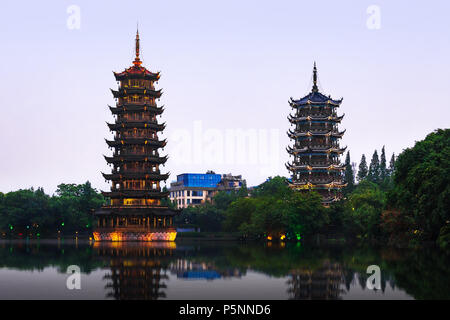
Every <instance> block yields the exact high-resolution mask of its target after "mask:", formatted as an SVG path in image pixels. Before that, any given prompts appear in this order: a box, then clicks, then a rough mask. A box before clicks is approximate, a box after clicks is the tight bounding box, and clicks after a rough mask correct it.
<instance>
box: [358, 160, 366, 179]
mask: <svg viewBox="0 0 450 320" xmlns="http://www.w3.org/2000/svg"><path fill="white" fill-rule="evenodd" d="M367 173H368V169H367V162H366V156H365V155H364V154H363V155H362V157H361V161H360V162H359V169H358V181H359V182H361V181H362V180H364V179H365V178H366V177H367Z"/></svg>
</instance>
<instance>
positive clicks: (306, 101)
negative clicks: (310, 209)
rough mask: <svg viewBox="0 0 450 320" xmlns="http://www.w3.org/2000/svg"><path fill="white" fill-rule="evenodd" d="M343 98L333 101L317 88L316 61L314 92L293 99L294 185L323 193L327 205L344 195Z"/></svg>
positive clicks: (292, 163) (290, 164)
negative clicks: (342, 162) (342, 155)
mask: <svg viewBox="0 0 450 320" xmlns="http://www.w3.org/2000/svg"><path fill="white" fill-rule="evenodd" d="M341 103H342V99H340V100H333V99H331V98H330V96H328V97H327V96H325V95H324V94H322V93H320V92H319V89H318V87H317V68H316V64H315V63H314V72H313V87H312V90H311V92H310V93H309V94H308V95H306V96H304V97H303V98H301V99H299V100H293V99H292V98H291V100H290V101H289V104H290V106H291V107H292V108H293V109H294V110H295V114H294V115H289V117H288V119H289V122H290V123H291V124H293V125H294V126H295V127H294V131H292V130H289V131H288V136H289V138H290V139H291V140H294V146H293V147H288V148H287V151H288V153H289V154H290V155H291V156H293V157H294V161H293V162H290V163H289V162H288V163H287V164H286V167H287V169H288V170H289V171H290V172H291V177H292V182H291V183H290V187H291V188H293V189H296V190H315V191H317V192H319V194H320V195H321V196H322V202H323V204H324V205H329V204H330V203H331V202H333V201H337V200H339V199H340V198H341V197H342V192H341V190H342V188H343V187H345V186H346V184H345V183H344V180H343V170H344V165H343V164H341V163H340V160H339V157H340V155H341V154H342V153H343V152H344V151H345V149H346V148H340V147H339V139H340V138H342V136H343V134H344V132H345V130H344V131H341V132H340V131H338V124H339V123H340V122H341V120H342V118H343V117H344V115H342V116H338V115H337V113H336V109H337V108H338V107H339V106H340V104H341Z"/></svg>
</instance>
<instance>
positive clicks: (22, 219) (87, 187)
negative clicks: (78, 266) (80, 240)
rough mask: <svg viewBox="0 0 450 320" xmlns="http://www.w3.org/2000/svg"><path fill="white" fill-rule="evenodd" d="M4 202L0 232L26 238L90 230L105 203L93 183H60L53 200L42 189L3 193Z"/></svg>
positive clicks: (0, 208)
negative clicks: (95, 214) (99, 209)
mask: <svg viewBox="0 0 450 320" xmlns="http://www.w3.org/2000/svg"><path fill="white" fill-rule="evenodd" d="M0 199H1V200H0V230H1V231H2V232H4V233H7V234H12V235H18V234H20V233H22V234H23V235H26V236H27V235H30V234H31V235H32V236H36V235H37V234H40V235H45V234H54V233H56V232H57V230H60V231H61V233H65V232H74V231H80V232H83V231H86V230H90V228H91V226H92V217H91V214H92V212H93V211H94V210H95V209H97V208H99V207H100V206H101V205H102V204H103V202H104V199H103V196H102V195H101V194H99V193H98V192H97V191H96V190H95V189H93V188H92V186H91V184H90V183H89V181H88V182H86V183H85V184H80V185H76V184H60V185H59V186H58V189H57V191H56V194H55V195H53V196H51V197H50V196H48V195H46V194H45V193H44V190H43V189H41V188H39V189H37V190H34V189H33V188H31V189H27V190H18V191H12V192H8V193H6V194H5V195H3V194H2V196H1V197H0Z"/></svg>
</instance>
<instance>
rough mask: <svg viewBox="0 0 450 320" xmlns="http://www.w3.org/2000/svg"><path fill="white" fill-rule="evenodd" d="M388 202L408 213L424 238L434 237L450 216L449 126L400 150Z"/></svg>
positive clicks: (434, 238)
mask: <svg viewBox="0 0 450 320" xmlns="http://www.w3.org/2000/svg"><path fill="white" fill-rule="evenodd" d="M394 184H395V187H394V189H393V190H392V191H391V192H390V194H389V204H390V206H392V207H394V208H398V209H399V210H400V211H401V212H402V213H403V214H407V215H411V216H412V217H413V219H414V221H415V223H416V225H417V226H418V228H419V232H421V233H423V238H424V239H429V240H436V239H437V238H438V236H439V234H440V232H441V228H442V227H443V226H444V225H445V224H446V223H447V221H449V220H450V129H445V130H442V129H439V130H436V131H435V132H433V133H431V134H429V135H428V136H427V137H426V138H425V140H422V141H418V142H416V144H415V145H414V147H413V148H408V149H406V150H404V151H403V152H402V153H401V154H400V155H399V156H398V158H397V161H396V162H395V173H394Z"/></svg>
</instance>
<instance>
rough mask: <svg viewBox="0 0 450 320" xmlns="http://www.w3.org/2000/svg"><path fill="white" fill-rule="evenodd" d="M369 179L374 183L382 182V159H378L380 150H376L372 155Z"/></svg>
mask: <svg viewBox="0 0 450 320" xmlns="http://www.w3.org/2000/svg"><path fill="white" fill-rule="evenodd" d="M367 179H368V180H369V181H371V182H374V183H379V182H380V160H379V159H378V152H377V150H375V151H374V152H373V155H372V160H371V161H370V165H369V173H368V174H367Z"/></svg>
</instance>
